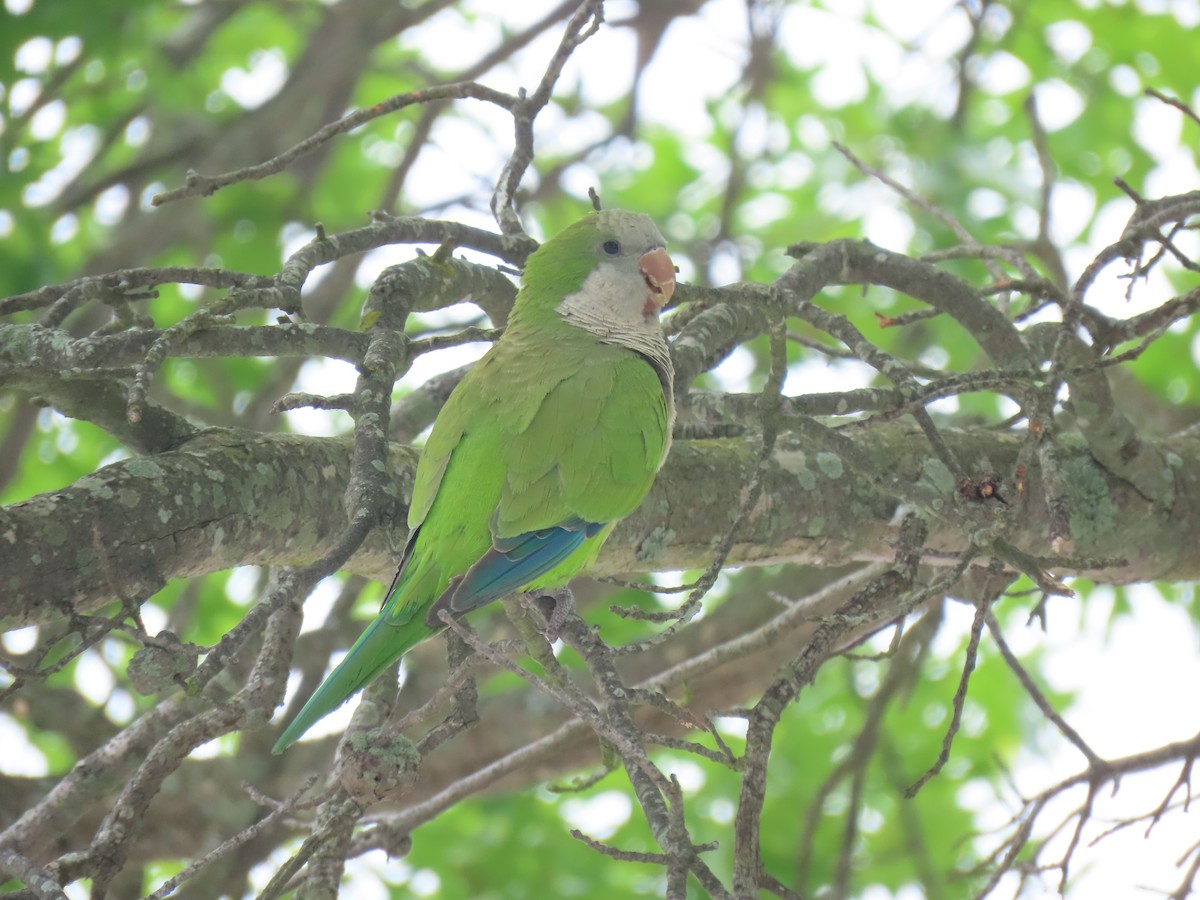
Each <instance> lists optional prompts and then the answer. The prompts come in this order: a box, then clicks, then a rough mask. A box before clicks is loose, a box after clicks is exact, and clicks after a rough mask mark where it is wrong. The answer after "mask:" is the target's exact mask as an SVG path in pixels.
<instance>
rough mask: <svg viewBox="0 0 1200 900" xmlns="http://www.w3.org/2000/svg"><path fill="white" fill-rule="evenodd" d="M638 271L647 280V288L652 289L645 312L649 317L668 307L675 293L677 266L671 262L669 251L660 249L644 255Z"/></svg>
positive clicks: (640, 260)
mask: <svg viewBox="0 0 1200 900" xmlns="http://www.w3.org/2000/svg"><path fill="white" fill-rule="evenodd" d="M638 269H639V270H640V271H641V273H642V277H643V278H645V279H646V287H648V288H649V289H650V290H649V293H648V294H647V295H646V306H645V309H644V310H643V311H644V312H645V313H646V314H647V315H649V314H650V313H656V312H658V311H659V310H660V309H662V308H663V307H664V306H666V305H667V303H668V302H669V301H670V299H671V295H672V294H674V293H675V264H674V263H673V262H671V257H670V256H668V255H667V251H666V250H664V249H663V248H662V247H658V248H656V249H654V250H650V251H648V252H646V253H643V254H642V258H641V259H639V260H638Z"/></svg>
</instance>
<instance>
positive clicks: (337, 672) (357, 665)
mask: <svg viewBox="0 0 1200 900" xmlns="http://www.w3.org/2000/svg"><path fill="white" fill-rule="evenodd" d="M435 630H436V629H433V628H430V627H429V626H428V625H426V624H425V620H424V616H420V615H417V616H414V617H413V618H412V619H411V620H410V621H408V622H406V623H404V624H403V625H395V624H393V623H391V622H388V616H387V612H386V611H385V612H383V613H380V614H379V616H377V617H376V619H375V621H374V622H372V623H371V624H370V625H368V626H367V630H366V631H364V632H363V633H362V635H361V636H360V637H359V639H358V640H357V641H355V642H354V646H353V647H351V648H350V652H349V653H347V654H346V658H345V659H343V660H342V661H341V663H340V664H339V665H338V667H337V668H336V669H334V670H333V671H332V672H330V673H329V677H328V678H326V679H325V680H324V681H323V682H322V683H321V686H320V687H319V688H317V690H316V692H315V693H314V694H313V695H312V696H311V697H310V698H309V699H308V702H307V703H305V704H304V708H303V709H302V710H300V712H299V714H298V715H297V716H296V718H294V719H292V722H291V724H290V725H288V727H287V728H285V729H284V731H283V734H281V735H280V736H279V740H277V741H276V742H275V747H274V748H273V749H272V751H271V752H272V753H282V752H283V751H284V750H286V749H287V748H288V747H290V746H291V745H292V744H294V743H295V742H296V741H298V740H299V739H300V737H301V736H302V735H303V734H304V732H306V731H308V729H310V728H312V727H313V726H314V725H315V724H317V722H319V721H320V720H321V719H323V718H325V716H327V715H329V714H330V713H331V712H333V711H334V710H335V709H337V708H338V707H339V706H341V705H342V703H344V702H345V701H346V699H347V698H348V697H350V696H351V695H352V694H354V693H355V692H357V691H358V690H359V689H360V688H362V687H364V686H366V685H367V684H369V683H370V682H371V680H372V679H374V678H375V676H377V675H378V674H379V673H380V672H382V671H383V670H384V668H385V667H387V665H388V664H389V663H392V662H394V661H395V660H397V659H399V658H400V657H401V656H403V655H404V654H405V653H407V652H408V651H409V650H411V649H412V648H413V647H415V646H416V645H417V644H419V643H421V641H423V640H425V638H427V637H429V636H430V635H431V634H433V633H434V631H435Z"/></svg>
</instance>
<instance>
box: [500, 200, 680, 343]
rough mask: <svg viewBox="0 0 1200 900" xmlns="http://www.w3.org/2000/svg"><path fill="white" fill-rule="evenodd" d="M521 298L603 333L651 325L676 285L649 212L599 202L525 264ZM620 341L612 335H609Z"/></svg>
mask: <svg viewBox="0 0 1200 900" xmlns="http://www.w3.org/2000/svg"><path fill="white" fill-rule="evenodd" d="M524 284H525V290H524V291H522V294H523V295H524V296H523V297H519V298H518V300H517V309H515V310H514V315H515V314H517V313H519V312H520V307H521V305H522V302H523V301H524V302H525V303H526V304H527V305H534V304H537V305H552V306H553V308H554V309H555V310H556V311H557V312H558V314H559V315H560V316H562V318H564V319H566V320H567V321H568V322H569V323H571V324H573V325H578V326H579V327H581V328H585V329H586V330H588V331H591V332H593V333H595V334H597V335H598V336H600V337H602V338H605V339H607V338H610V337H612V336H614V335H619V334H623V333H628V332H632V333H638V332H644V331H658V330H659V324H658V314H659V312H660V311H661V310H662V308H663V307H664V306H666V304H667V303H668V302H669V301H670V299H671V296H672V294H674V292H675V264H674V263H673V262H671V257H670V256H669V255H668V254H667V251H666V241H665V240H663V236H662V234H661V232H659V230H658V228H657V226H655V224H654V222H653V221H652V220H651V219H650V217H649V216H645V215H642V214H641V213H634V212H627V211H625V210H620V209H606V210H602V211H600V212H595V213H592V214H590V215H587V216H584V217H583V218H582V219H580V220H579V221H578V222H576V223H574V224H573V225H570V226H568V227H567V228H565V229H563V230H562V231H561V232H559V233H558V234H556V235H555V236H554V237H552V238H550V239H549V240H548V241H546V242H545V243H544V244H542V246H541V247H539V248H538V249H537V251H536V252H535V253H533V254H532V255H531V256H530V257H529V260H528V261H527V262H526V265H525V276H524ZM618 342H619V343H623V341H619V340H618V341H614V343H618Z"/></svg>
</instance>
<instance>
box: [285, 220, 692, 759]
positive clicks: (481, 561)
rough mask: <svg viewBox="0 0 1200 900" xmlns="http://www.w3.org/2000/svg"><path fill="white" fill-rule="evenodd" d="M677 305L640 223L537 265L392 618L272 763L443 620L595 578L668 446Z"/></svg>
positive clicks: (447, 434) (326, 687) (420, 525)
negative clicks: (672, 324)
mask: <svg viewBox="0 0 1200 900" xmlns="http://www.w3.org/2000/svg"><path fill="white" fill-rule="evenodd" d="M674 290H675V267H674V266H673V265H672V263H671V258H670V257H669V256H668V255H667V252H666V250H665V249H664V241H663V237H662V235H661V234H660V233H659V231H658V229H657V228H656V227H655V225H654V223H653V222H652V221H651V220H650V219H649V218H647V217H646V216H644V215H641V214H638V213H631V212H624V211H621V210H604V211H602V212H597V213H593V214H590V215H588V216H586V217H584V218H583V219H581V220H580V221H578V222H576V223H575V224H574V225H571V226H569V227H568V228H566V229H565V230H564V231H562V232H561V233H559V234H558V235H556V236H554V237H553V238H551V239H550V240H548V241H546V242H545V243H544V244H542V246H541V247H539V248H538V249H537V250H536V251H535V252H534V253H533V254H532V255H531V256H530V257H529V259H528V260H527V262H526V265H525V271H524V273H523V276H522V286H521V289H520V291H519V292H518V293H517V299H516V303H515V304H514V306H513V311H512V315H511V316H510V317H509V322H508V327H507V329H506V330H505V332H504V334H503V336H502V337H501V338H500V340H498V341H497V342H496V344H495V345H494V346H493V347H492V348H491V350H489V351H488V353H487V354H486V355H485V356H484V357H483V358H482V359H481V360H480V361H479V362H478V363H477V364H476V365H475V366H474V367H473V368H472V369H471V370H470V372H468V373H467V375H466V377H465V378H463V380H462V382H461V383H460V384H459V385H458V387H457V388H456V389H455V390H454V392H453V393H452V394H451V395H450V398H449V400H447V401H446V405H445V406H444V407H443V408H442V411H441V413H440V414H439V415H438V417H437V421H436V422H435V423H434V425H433V430H432V432H431V433H430V435H429V440H428V442H427V443H426V445H425V449H424V451H423V452H422V455H421V459H420V462H419V463H418V464H417V473H416V480H415V484H414V487H413V496H412V504H411V505H410V507H409V512H408V526H409V528H410V529H411V533H410V535H409V539H408V544H407V546H406V547H405V549H404V552H403V555H402V557H401V561H400V569H399V572H398V574H397V576H396V580H395V581H394V582H393V585H392V589H391V590H390V591H389V593H388V596H387V599H386V600H385V601H384V603H383V609H382V611H381V612H380V613H379V616H378V617H377V618H376V619H375V621H374V622H372V623H371V624H370V625H369V626H368V627H367V630H366V631H364V632H363V634H362V636H361V637H360V638H359V639H358V640H357V641H356V642H355V644H354V646H353V647H351V648H350V652H349V654H347V656H346V658H345V659H344V660H343V661H342V663H341V664H340V665H339V666H338V667H337V668H336V669H334V670H333V672H332V673H331V674H330V675H329V677H328V678H326V679H325V681H324V683H323V684H322V685H321V686H320V687H319V688H318V689H317V691H316V693H314V694H313V696H312V698H311V699H310V700H309V701H308V703H307V704H305V706H304V708H303V709H302V710H300V714H299V715H297V716H296V718H295V719H294V720H293V721H292V723H291V724H290V725H289V726H288V727H287V729H286V730H285V731H284V732H283V734H282V735H281V736H280V738H279V740H278V742H277V743H276V744H275V752H276V753H278V752H280V751H282V750H284V749H285V748H287V747H288V746H289V745H291V744H292V743H293V742H295V741H296V740H297V739H298V738H299V737H300V736H301V735H302V734H304V732H305V731H307V730H308V729H309V728H310V727H311V726H312V725H313V724H314V723H316V722H317V721H318V720H319V719H321V718H322V717H324V716H325V715H326V714H328V713H329V712H331V711H333V710H334V709H335V708H336V707H337V706H339V705H340V704H341V703H342V702H343V701H344V700H345V699H346V698H347V697H349V696H350V695H351V694H353V693H355V692H356V691H357V690H359V689H360V688H362V687H363V686H365V685H366V684H367V683H368V682H370V681H371V680H372V679H373V678H375V676H377V675H378V674H379V673H380V672H382V671H383V670H384V669H385V668H386V667H387V666H388V664H389V663H391V662H393V661H394V660H396V659H398V658H399V657H400V656H402V655H403V654H404V653H406V652H407V651H408V650H410V649H411V648H412V647H413V646H415V645H416V644H418V643H420V642H421V641H423V640H425V638H427V637H429V636H430V635H432V634H435V633H436V632H438V631H440V630H441V629H442V628H443V627H444V626H443V624H442V622H441V621H440V620H439V619H438V613H439V612H440V611H441V610H448V611H449V612H450V613H452V614H454V615H459V614H462V613H466V612H468V611H470V610H473V609H476V608H478V607H480V606H482V605H483V604H485V603H489V602H491V601H492V600H496V599H499V598H500V597H503V596H505V595H506V594H510V593H512V592H514V591H518V590H540V589H545V590H549V589H553V588H557V587H561V586H563V585H565V584H566V583H567V582H568V581H569V580H570V579H571V577H572V576H573V575H575V574H576V573H577V572H578V571H579V570H580V569H582V568H584V567H585V566H588V565H590V564H591V562H592V561H593V560H594V559H595V558H596V554H597V553H598V552H599V550H600V546H601V545H602V544H603V543H604V540H605V539H606V538H607V537H608V535H609V533H610V532H611V531H612V528H613V526H614V525H615V524H616V522H617V520H618V519H620V518H622V517H623V516H626V515H628V514H629V513H631V512H633V510H634V509H636V508H637V506H638V504H640V503H641V502H642V499H643V498H644V497H645V496H646V493H647V492H648V491H649V490H650V485H651V483H652V482H653V480H654V476H655V474H656V473H657V472H658V470H659V467H660V466H661V465H662V463H663V460H664V458H665V457H666V454H667V450H668V448H669V445H670V442H671V427H672V424H673V421H674V417H675V409H674V403H673V401H672V377H673V372H672V368H671V357H670V352H669V350H668V348H667V342H666V339H665V338H664V337H663V333H662V329H661V327H660V325H659V321H658V314H659V311H660V310H661V309H662V307H663V306H664V305H665V304H666V302H667V301H668V300H669V299H670V297H671V294H672V293H673V291H674Z"/></svg>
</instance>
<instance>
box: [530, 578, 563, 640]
mask: <svg viewBox="0 0 1200 900" xmlns="http://www.w3.org/2000/svg"><path fill="white" fill-rule="evenodd" d="M522 600H523V602H524V605H526V606H536V607H537V608H538V611H539V612H540V613H541V614H542V616H543V617H544V618H545V627H544V628H543V629H542V634H543V635H544V636H545V638H546V640H548V641H549V642H550V643H552V644H553V643H554V642H555V641H557V640H558V636H559V634H561V633H562V627H563V625H565V624H566V623H567V616H569V615H570V614H571V613H572V612H574V610H575V595H574V594H573V593H571V589H570V588H566V587H561V588H556V589H555V590H552V591H529V592H528V593H526V594H525V595H524V597H523V598H522ZM539 600H548V601H549V603H548V604H542V603H539V602H538V601H539Z"/></svg>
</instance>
